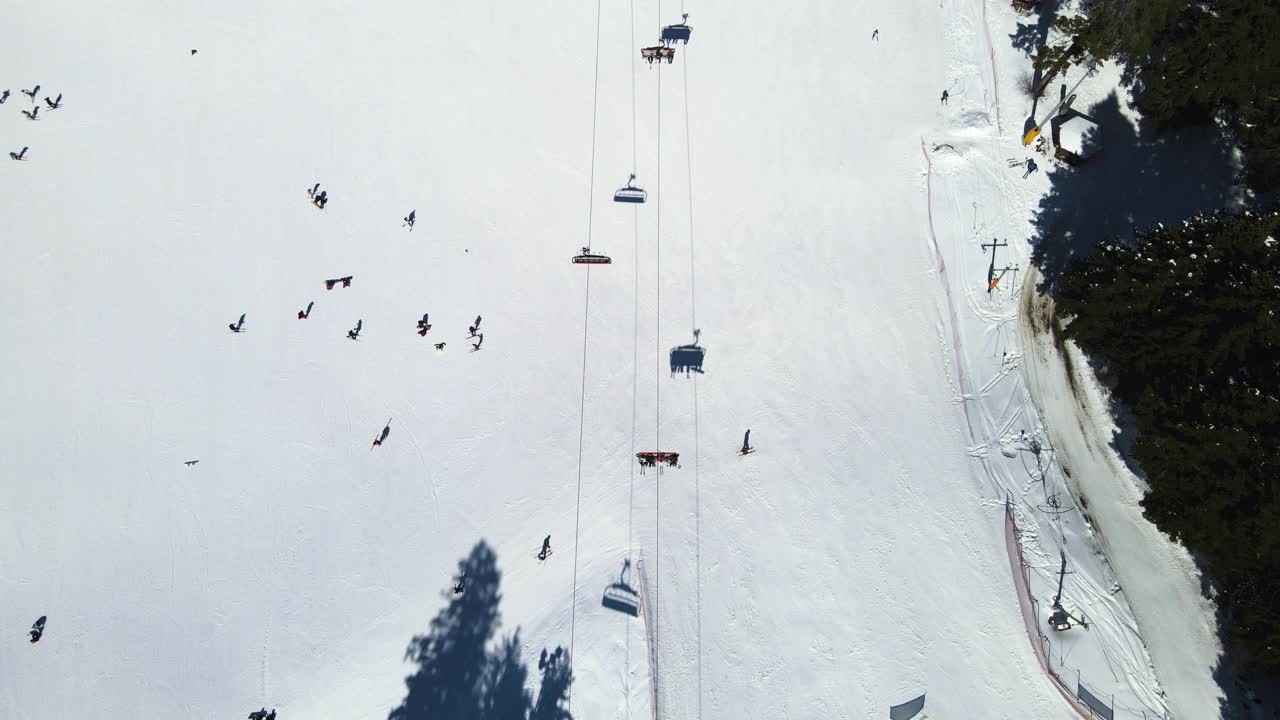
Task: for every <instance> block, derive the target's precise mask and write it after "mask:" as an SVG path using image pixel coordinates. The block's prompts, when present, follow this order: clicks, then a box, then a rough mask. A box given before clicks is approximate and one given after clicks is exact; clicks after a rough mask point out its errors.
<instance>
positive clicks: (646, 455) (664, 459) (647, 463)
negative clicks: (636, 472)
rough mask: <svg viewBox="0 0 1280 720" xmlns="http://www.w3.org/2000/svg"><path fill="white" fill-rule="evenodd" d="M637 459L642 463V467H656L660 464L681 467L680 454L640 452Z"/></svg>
mask: <svg viewBox="0 0 1280 720" xmlns="http://www.w3.org/2000/svg"><path fill="white" fill-rule="evenodd" d="M636 458H637V459H638V460H639V461H640V466H641V467H656V466H657V465H658V463H663V464H665V465H666V466H667V467H680V453H674V452H663V451H661V450H659V451H656V452H638V453H636Z"/></svg>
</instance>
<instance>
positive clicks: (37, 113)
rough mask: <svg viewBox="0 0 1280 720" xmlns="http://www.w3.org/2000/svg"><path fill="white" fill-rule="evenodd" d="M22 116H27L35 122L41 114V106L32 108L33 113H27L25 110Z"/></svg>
mask: <svg viewBox="0 0 1280 720" xmlns="http://www.w3.org/2000/svg"><path fill="white" fill-rule="evenodd" d="M22 114H23V115H26V116H27V119H28V120H35V119H36V116H37V115H39V114H40V106H39V105H37V106H35V107H33V108H31V111H30V112H27V111H26V110H23V111H22Z"/></svg>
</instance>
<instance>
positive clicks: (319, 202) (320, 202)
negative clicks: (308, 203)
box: [312, 190, 329, 210]
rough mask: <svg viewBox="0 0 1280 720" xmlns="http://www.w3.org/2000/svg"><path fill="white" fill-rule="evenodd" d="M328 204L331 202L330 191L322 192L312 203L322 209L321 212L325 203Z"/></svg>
mask: <svg viewBox="0 0 1280 720" xmlns="http://www.w3.org/2000/svg"><path fill="white" fill-rule="evenodd" d="M327 202H329V191H328V190H321V191H320V193H319V194H318V195H316V196H315V199H314V200H312V203H313V204H315V206H316V207H318V208H320V209H321V210H323V209H324V206H325V203H327Z"/></svg>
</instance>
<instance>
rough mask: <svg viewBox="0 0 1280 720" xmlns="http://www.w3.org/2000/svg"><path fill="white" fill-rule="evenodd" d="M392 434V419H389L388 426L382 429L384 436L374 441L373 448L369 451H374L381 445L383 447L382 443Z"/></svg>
mask: <svg viewBox="0 0 1280 720" xmlns="http://www.w3.org/2000/svg"><path fill="white" fill-rule="evenodd" d="M390 434H391V418H387V424H386V427H384V428H382V434H381V435H379V436H378V437H376V438H374V439H373V447H370V448H369V449H370V450H372V449H373V448H376V447H378V446H379V445H381V444H382V441H383V440H386V439H387V436H388V435H390Z"/></svg>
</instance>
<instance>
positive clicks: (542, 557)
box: [538, 535, 551, 560]
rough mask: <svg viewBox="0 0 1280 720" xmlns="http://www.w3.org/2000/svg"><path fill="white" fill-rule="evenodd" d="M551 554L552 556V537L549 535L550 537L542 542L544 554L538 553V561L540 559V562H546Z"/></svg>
mask: <svg viewBox="0 0 1280 720" xmlns="http://www.w3.org/2000/svg"><path fill="white" fill-rule="evenodd" d="M550 554H551V536H550V535H548V536H547V537H546V538H545V539H544V540H543V541H542V552H540V553H538V559H539V560H546V559H547V556H548V555H550Z"/></svg>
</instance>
